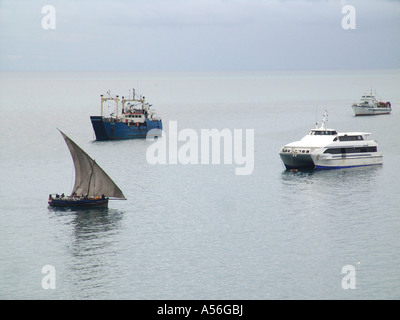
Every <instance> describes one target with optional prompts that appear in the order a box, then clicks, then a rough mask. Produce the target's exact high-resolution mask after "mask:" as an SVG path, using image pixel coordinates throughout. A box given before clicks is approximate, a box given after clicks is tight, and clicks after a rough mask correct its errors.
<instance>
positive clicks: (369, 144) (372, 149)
mask: <svg viewBox="0 0 400 320" xmlns="http://www.w3.org/2000/svg"><path fill="white" fill-rule="evenodd" d="M326 122H327V113H326V112H325V113H324V116H323V120H322V124H321V126H320V127H317V128H315V129H311V131H310V132H309V133H308V135H306V136H305V137H303V138H302V139H301V140H300V141H295V142H292V143H289V144H287V145H285V146H283V147H282V148H281V150H280V151H279V155H280V157H281V159H282V162H283V164H284V165H285V167H286V169H288V170H291V169H339V168H349V167H359V166H369V165H378V164H382V163H383V160H382V159H383V156H382V154H381V153H380V152H378V144H377V142H376V141H375V140H371V139H370V138H369V135H370V133H366V132H343V133H338V132H336V130H334V129H328V128H326Z"/></svg>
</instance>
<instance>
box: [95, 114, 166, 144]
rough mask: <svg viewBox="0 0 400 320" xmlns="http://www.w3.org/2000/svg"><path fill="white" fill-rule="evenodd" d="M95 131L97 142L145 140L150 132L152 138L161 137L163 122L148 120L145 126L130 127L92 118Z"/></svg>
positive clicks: (100, 117)
mask: <svg viewBox="0 0 400 320" xmlns="http://www.w3.org/2000/svg"><path fill="white" fill-rule="evenodd" d="M90 120H91V122H92V126H93V130H94V133H95V135H96V140H98V141H107V140H126V139H145V138H146V137H147V134H148V132H149V131H150V130H153V129H154V130H153V131H151V133H152V136H153V137H154V136H161V134H162V121H161V120H154V121H151V120H148V119H147V120H146V125H145V126H128V125H127V124H125V123H123V122H112V121H105V119H104V117H102V116H91V117H90Z"/></svg>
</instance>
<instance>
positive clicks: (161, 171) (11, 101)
mask: <svg viewBox="0 0 400 320" xmlns="http://www.w3.org/2000/svg"><path fill="white" fill-rule="evenodd" d="M132 88H135V90H136V93H137V94H141V95H144V96H146V99H147V101H148V102H149V103H151V104H152V105H153V106H152V108H154V109H155V110H157V112H158V114H159V115H160V116H161V117H162V119H163V124H164V129H165V134H166V136H164V137H163V138H160V139H168V137H169V136H168V129H169V124H170V123H172V122H174V123H176V124H177V130H178V132H180V131H181V130H183V129H193V130H194V131H195V132H197V133H198V134H199V135H200V133H201V130H202V129H213V128H214V129H218V130H223V129H228V130H230V132H234V129H242V130H243V141H245V140H244V131H245V130H246V129H252V130H254V153H253V154H252V155H253V156H254V170H253V172H252V173H251V174H249V175H236V174H235V169H236V168H238V167H240V165H239V164H237V163H235V161H233V162H232V163H231V164H229V163H226V162H224V158H223V156H224V154H223V153H221V163H220V164H201V163H200V164H186V165H185V164H183V163H181V162H179V161H178V163H177V164H173V163H166V164H151V163H149V161H148V160H147V158H146V152H147V151H148V148H149V146H151V145H153V144H154V143H155V142H154V141H146V140H127V141H109V142H96V141H95V139H94V132H93V129H92V125H91V122H90V119H89V117H90V116H91V115H99V114H100V94H107V91H108V90H110V91H111V94H112V95H114V94H118V95H120V96H122V95H125V96H129V94H131V93H132ZM371 88H372V89H373V90H376V92H377V93H378V96H379V97H380V98H382V99H383V100H384V101H391V103H392V107H393V112H392V114H390V115H381V116H373V117H355V116H354V115H353V111H352V109H351V104H352V103H353V102H356V101H358V100H359V98H360V96H361V94H363V93H365V92H368V91H369V90H370V89H371ZM399 88H400V70H356V71H351V70H345V71H293V72H289V71H287V72H237V73H228V72H227V73H207V72H203V73H201V72H197V73H189V72H187V73H184V72H181V73H172V72H170V73H155V72H153V73H145V72H142V73H128V72H127V73H103V72H93V73H73V72H71V73H68V72H64V73H56V72H54V73H40V72H30V73H29V72H27V73H25V72H2V73H0V118H1V119H2V121H1V126H0V133H1V135H0V177H1V178H0V181H1V182H0V218H1V222H0V257H1V258H0V298H1V299H256V300H258V299H260V300H261V299H262V300H267V299H399V298H400V254H399V253H400V196H399V190H400V179H399V178H400V138H399V137H400V90H399ZM325 110H327V112H328V124H327V126H328V127H330V128H334V129H336V130H337V131H367V132H371V133H372V135H371V137H373V138H374V139H376V140H377V141H378V143H379V146H380V150H381V151H382V153H383V159H384V164H383V165H382V166H376V167H366V168H352V169H342V170H329V171H317V172H314V171H307V172H288V171H285V170H284V167H283V164H282V163H281V160H280V157H279V154H278V151H279V149H280V148H281V147H282V146H283V145H284V144H286V143H289V142H292V141H295V140H298V139H300V138H302V137H303V136H304V135H305V134H307V133H308V131H309V129H311V128H314V127H315V122H316V121H318V122H320V121H321V118H322V114H323V112H324V111H325ZM106 111H107V112H111V111H112V110H109V107H108V109H107V110H106ZM57 128H58V129H60V130H62V131H63V132H64V133H66V134H67V135H68V136H69V137H70V138H71V139H72V140H74V141H75V142H76V143H77V144H78V145H79V146H81V147H82V148H83V149H84V150H85V151H86V152H87V153H88V154H89V155H90V156H92V157H93V158H94V159H95V160H96V162H97V163H98V164H99V165H100V166H101V167H102V168H103V169H104V170H105V171H106V172H107V173H108V174H109V176H110V177H111V178H112V179H113V180H114V181H115V182H116V183H117V185H118V186H119V187H120V188H121V190H122V191H123V192H124V194H125V196H126V197H127V199H128V200H126V201H110V204H109V208H108V209H106V210H69V209H67V210H54V209H49V208H48V205H47V199H48V195H49V194H50V193H63V192H64V193H66V194H69V193H70V192H71V191H72V186H73V182H74V167H73V163H72V159H71V156H70V154H69V151H68V149H67V146H66V144H65V142H64V140H63V138H62V136H61V135H60V133H59V131H58V130H57ZM180 143H181V144H182V143H183V142H180ZM178 145H179V144H178ZM243 145H245V142H243ZM199 150H200V147H199ZM244 150H245V149H243V154H244ZM250 155H251V154H249V156H250ZM199 157H200V155H199ZM167 162H168V161H167ZM49 266H50V268H52V270H53V272H52V273H48V272H47V271H46V270H49V269H46V268H49ZM344 267H345V268H346V267H347V268H350V269H352V270H353V272H352V273H351V276H352V278H351V279H350V278H348V276H349V275H350V273H346V272H342V269H343V268H344ZM346 270H348V269H346ZM50 275H51V278H49V277H48V276H50ZM49 279H50V280H49ZM349 279H350V280H349ZM46 281H47V282H46ZM346 281H347V282H346ZM344 282H345V283H348V284H351V287H350V288H349V287H347V288H346V285H344V284H343V283H344ZM46 283H47V284H50V283H51V284H52V285H54V286H53V287H50V288H49V287H48V286H46Z"/></svg>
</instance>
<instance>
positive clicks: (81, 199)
mask: <svg viewBox="0 0 400 320" xmlns="http://www.w3.org/2000/svg"><path fill="white" fill-rule="evenodd" d="M60 133H61V135H62V136H63V138H64V140H65V142H66V143H67V146H68V149H69V151H70V152H71V156H72V160H73V161H74V166H75V185H74V188H73V191H72V194H71V195H70V196H65V195H64V194H62V195H58V194H56V195H54V194H50V195H49V202H48V203H49V205H50V206H51V207H107V206H108V200H109V198H111V199H116V200H118V199H119V200H126V198H125V196H124V194H123V193H122V191H121V190H120V188H118V186H117V185H116V184H115V183H114V181H112V180H111V178H110V177H109V176H108V175H107V173H105V172H104V170H103V169H102V168H100V166H99V165H98V164H97V163H96V162H95V161H94V160H93V159H92V158H91V157H89V156H88V154H87V153H86V152H85V151H83V150H82V149H81V148H80V147H79V146H78V145H77V144H76V143H75V142H74V141H72V140H71V139H70V138H69V137H67V136H66V135H65V134H64V133H63V132H61V131H60Z"/></svg>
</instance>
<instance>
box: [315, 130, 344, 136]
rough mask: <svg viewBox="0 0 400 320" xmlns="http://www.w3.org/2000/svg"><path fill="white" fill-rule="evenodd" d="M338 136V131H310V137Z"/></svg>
mask: <svg viewBox="0 0 400 320" xmlns="http://www.w3.org/2000/svg"><path fill="white" fill-rule="evenodd" d="M335 134H337V132H336V131H325V130H317V131H310V133H309V135H312V136H331V135H335Z"/></svg>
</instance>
